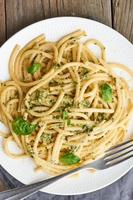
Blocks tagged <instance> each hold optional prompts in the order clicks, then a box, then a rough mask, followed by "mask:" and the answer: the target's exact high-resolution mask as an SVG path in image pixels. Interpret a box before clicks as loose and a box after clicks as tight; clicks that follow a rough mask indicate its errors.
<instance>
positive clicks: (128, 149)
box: [0, 140, 133, 200]
mask: <svg viewBox="0 0 133 200" xmlns="http://www.w3.org/2000/svg"><path fill="white" fill-rule="evenodd" d="M131 157H133V140H128V141H126V142H124V143H122V144H120V145H117V146H114V147H113V148H111V149H109V150H107V151H106V152H105V155H104V157H102V158H101V159H99V160H96V161H94V162H92V163H89V164H86V165H84V166H80V167H78V168H76V169H73V170H71V171H69V172H66V173H64V174H61V175H58V176H55V177H52V178H49V179H46V180H44V181H41V182H38V183H33V184H30V185H26V186H23V187H20V188H15V189H11V190H6V191H4V192H0V200H21V199H24V198H26V197H29V196H31V195H32V194H34V193H36V192H37V191H39V190H40V189H42V188H44V187H46V186H48V185H50V184H51V183H54V182H55V181H58V180H59V179H61V178H64V177H66V176H69V175H72V174H74V173H76V172H79V171H81V170H84V169H88V168H95V169H98V170H103V169H106V168H109V167H113V166H114V165H117V164H119V163H121V162H123V161H125V160H127V159H129V158H131Z"/></svg>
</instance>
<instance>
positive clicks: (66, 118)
mask: <svg viewBox="0 0 133 200" xmlns="http://www.w3.org/2000/svg"><path fill="white" fill-rule="evenodd" d="M62 119H63V120H66V121H67V125H68V126H69V125H70V124H71V120H70V119H69V117H68V112H67V111H63V113H62Z"/></svg>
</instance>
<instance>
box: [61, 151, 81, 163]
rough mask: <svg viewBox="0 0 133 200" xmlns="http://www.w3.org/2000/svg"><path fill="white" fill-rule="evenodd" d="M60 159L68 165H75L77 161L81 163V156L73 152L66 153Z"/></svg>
mask: <svg viewBox="0 0 133 200" xmlns="http://www.w3.org/2000/svg"><path fill="white" fill-rule="evenodd" d="M60 161H61V162H62V163H64V164H67V165H73V164H76V163H79V161H80V158H79V157H78V156H76V155H74V154H73V153H69V152H67V153H64V154H63V155H62V156H61V157H60Z"/></svg>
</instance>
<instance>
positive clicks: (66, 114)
mask: <svg viewBox="0 0 133 200" xmlns="http://www.w3.org/2000/svg"><path fill="white" fill-rule="evenodd" d="M62 118H63V119H64V120H66V119H68V112H67V111H63V113H62Z"/></svg>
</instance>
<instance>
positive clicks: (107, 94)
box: [101, 83, 113, 103]
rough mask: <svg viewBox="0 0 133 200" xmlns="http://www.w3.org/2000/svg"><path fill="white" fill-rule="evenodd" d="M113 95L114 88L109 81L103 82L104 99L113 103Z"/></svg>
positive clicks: (102, 93) (102, 94)
mask: <svg viewBox="0 0 133 200" xmlns="http://www.w3.org/2000/svg"><path fill="white" fill-rule="evenodd" d="M112 95H113V92H112V88H111V87H110V85H108V84H107V83H105V84H103V85H102V86H101V96H102V99H103V100H104V101H105V102H107V103H111V102H112Z"/></svg>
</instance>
